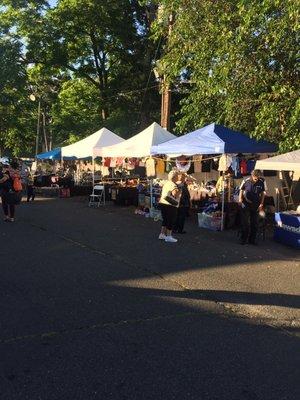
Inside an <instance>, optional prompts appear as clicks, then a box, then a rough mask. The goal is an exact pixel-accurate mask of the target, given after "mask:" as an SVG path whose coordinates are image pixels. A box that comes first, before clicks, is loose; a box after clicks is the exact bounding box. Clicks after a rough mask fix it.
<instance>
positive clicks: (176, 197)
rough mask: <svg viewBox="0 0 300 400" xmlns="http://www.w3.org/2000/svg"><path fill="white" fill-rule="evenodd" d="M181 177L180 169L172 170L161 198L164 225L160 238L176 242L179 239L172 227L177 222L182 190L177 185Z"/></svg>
mask: <svg viewBox="0 0 300 400" xmlns="http://www.w3.org/2000/svg"><path fill="white" fill-rule="evenodd" d="M178 178H179V173H178V171H175V170H173V171H170V172H169V174H168V180H167V182H166V183H165V184H164V185H163V188H162V193H161V198H160V200H159V205H160V210H161V215H162V220H163V221H162V227H161V232H160V234H159V236H158V239H160V240H164V241H165V242H169V243H176V242H177V239H175V238H174V237H173V236H172V229H173V227H174V224H175V223H176V218H177V211H178V207H179V201H180V195H181V190H180V189H179V188H178V186H177V181H178Z"/></svg>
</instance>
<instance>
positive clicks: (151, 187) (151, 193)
mask: <svg viewBox="0 0 300 400" xmlns="http://www.w3.org/2000/svg"><path fill="white" fill-rule="evenodd" d="M152 207H153V179H152V178H151V179H150V211H151V210H152Z"/></svg>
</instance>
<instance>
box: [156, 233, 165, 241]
mask: <svg viewBox="0 0 300 400" xmlns="http://www.w3.org/2000/svg"><path fill="white" fill-rule="evenodd" d="M166 237H167V236H166V235H165V234H164V233H160V235H159V236H158V239H159V240H165V238H166Z"/></svg>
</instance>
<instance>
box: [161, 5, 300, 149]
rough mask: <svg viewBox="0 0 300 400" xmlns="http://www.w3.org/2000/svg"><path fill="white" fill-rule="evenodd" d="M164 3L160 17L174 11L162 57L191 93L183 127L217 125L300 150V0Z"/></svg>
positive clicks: (171, 75) (171, 76) (182, 112)
mask: <svg viewBox="0 0 300 400" xmlns="http://www.w3.org/2000/svg"><path fill="white" fill-rule="evenodd" d="M160 3H161V4H162V17H161V21H164V18H166V17H167V15H168V14H169V13H170V12H171V11H172V12H175V14H176V20H175V24H174V26H173V30H172V35H171V37H170V38H169V42H168V45H167V47H166V54H165V56H164V58H163V59H162V62H163V65H164V68H165V71H166V73H167V75H168V77H169V79H170V80H171V81H175V82H178V83H179V84H180V85H181V86H182V87H184V92H185V93H186V96H185V99H184V100H183V101H182V103H181V109H180V113H179V115H178V117H179V119H178V122H177V129H178V130H179V131H183V130H189V129H192V128H195V127H199V126H203V125H204V124H207V123H211V122H219V123H222V124H225V125H228V126H230V127H232V128H235V129H238V130H243V131H245V132H248V133H249V134H250V135H251V136H253V137H256V138H258V139H260V138H264V139H268V140H270V141H273V142H276V143H278V144H279V145H280V150H281V151H288V150H292V149H296V148H299V147H300V126H299V89H300V79H299V66H298V63H299V54H298V50H299V13H300V11H299V10H300V7H299V5H300V4H299V0H297V1H292V0H287V1H285V2H281V1H279V0H254V1H251V2H246V1H244V0H220V1H217V2H216V1H213V0H185V1H182V0H176V1H169V0H165V1H162V2H160ZM155 29H156V32H157V31H158V32H161V31H162V30H163V29H165V27H164V25H163V24H162V23H160V21H158V23H157V24H156V26H155ZM183 75H184V76H185V78H187V79H188V85H189V89H188V90H187V88H186V85H183Z"/></svg>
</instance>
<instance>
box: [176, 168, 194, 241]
mask: <svg viewBox="0 0 300 400" xmlns="http://www.w3.org/2000/svg"><path fill="white" fill-rule="evenodd" d="M188 180H189V177H188V176H187V175H185V174H182V175H181V184H180V185H179V187H180V189H181V196H180V201H179V207H178V212H177V219H176V223H175V226H174V232H176V233H181V234H182V233H186V231H185V230H184V223H185V219H186V217H187V216H188V214H189V209H190V206H191V196H190V192H189V189H188V185H187V184H188Z"/></svg>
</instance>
